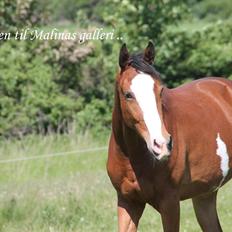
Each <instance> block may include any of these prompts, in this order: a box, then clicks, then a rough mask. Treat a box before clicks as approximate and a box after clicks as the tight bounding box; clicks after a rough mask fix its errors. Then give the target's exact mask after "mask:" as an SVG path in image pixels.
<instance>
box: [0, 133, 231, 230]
mask: <svg viewBox="0 0 232 232" xmlns="http://www.w3.org/2000/svg"><path fill="white" fill-rule="evenodd" d="M106 144H107V139H102V140H101V141H100V142H99V141H98V142H96V140H95V139H94V138H91V137H90V136H89V135H88V134H86V135H85V136H81V137H78V136H64V135H63V136H47V137H40V136H30V137H27V138H25V139H23V140H21V141H16V140H15V141H3V142H0V159H10V158H14V157H17V158H18V157H27V156H28V157H30V156H35V155H43V154H50V153H54V152H62V151H70V150H78V149H83V148H89V147H99V146H105V145H106ZM106 156H107V153H106V151H97V152H89V153H88V152H87V153H82V154H70V155H67V156H62V157H53V158H45V159H38V160H28V161H20V162H15V163H6V164H3V163H2V164H0V185H1V191H0V231H1V232H16V231H17V232H45V231H46V232H66V231H67V232H90V231H91V232H102V231H106V232H109V231H117V217H116V194H115V192H114V190H113V188H112V186H111V184H110V181H109V179H108V177H107V174H106V171H105V162H106ZM231 189H232V183H231V184H227V185H226V186H224V187H223V188H222V189H221V192H220V193H219V199H218V208H219V215H220V219H221V223H222V226H223V229H224V231H225V232H230V231H231V225H232V223H231V222H232V198H231ZM139 231H140V232H147V231H156V232H159V231H162V227H161V220H160V217H159V215H158V213H157V212H155V211H154V210H153V209H152V208H151V207H149V206H147V208H146V210H145V212H144V215H143V217H142V219H141V223H140V227H139ZM181 231H186V232H193V231H200V229H199V226H198V224H197V222H196V219H195V216H194V213H193V209H192V205H191V201H185V202H182V204H181Z"/></svg>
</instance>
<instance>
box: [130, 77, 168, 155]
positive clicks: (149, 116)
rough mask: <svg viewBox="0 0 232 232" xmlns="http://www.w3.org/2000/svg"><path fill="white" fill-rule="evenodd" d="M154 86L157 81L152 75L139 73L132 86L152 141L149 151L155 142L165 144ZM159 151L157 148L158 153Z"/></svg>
mask: <svg viewBox="0 0 232 232" xmlns="http://www.w3.org/2000/svg"><path fill="white" fill-rule="evenodd" d="M154 84H155V81H154V79H153V78H152V77H151V76H150V75H148V74H145V73H139V74H138V75H136V76H135V77H134V78H133V79H132V82H131V86H130V88H131V90H132V92H133V93H134V95H135V98H136V100H137V102H138V104H139V106H140V108H141V110H142V112H143V117H144V122H145V124H146V126H147V129H148V132H149V135H150V141H147V143H148V149H149V150H151V148H153V147H154V140H156V142H157V143H158V144H160V145H161V144H163V143H165V138H164V137H163V135H162V126H161V120H160V116H159V113H158V109H157V104H156V98H155V94H154ZM157 149H158V148H157V147H156V151H157ZM159 152H161V151H158V153H159Z"/></svg>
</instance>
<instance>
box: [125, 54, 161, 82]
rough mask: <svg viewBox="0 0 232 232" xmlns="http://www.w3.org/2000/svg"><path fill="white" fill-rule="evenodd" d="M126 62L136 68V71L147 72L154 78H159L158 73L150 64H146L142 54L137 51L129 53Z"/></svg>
mask: <svg viewBox="0 0 232 232" xmlns="http://www.w3.org/2000/svg"><path fill="white" fill-rule="evenodd" d="M128 64H129V65H130V66H132V67H133V68H135V69H137V70H138V71H141V72H144V73H147V74H149V75H151V76H152V77H154V78H155V79H158V80H160V73H159V72H157V71H156V69H155V68H154V67H153V66H152V65H150V64H148V63H147V62H146V61H145V60H144V59H143V54H141V53H139V54H135V55H131V56H130V58H129V62H128Z"/></svg>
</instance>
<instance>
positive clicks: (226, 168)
mask: <svg viewBox="0 0 232 232" xmlns="http://www.w3.org/2000/svg"><path fill="white" fill-rule="evenodd" d="M154 54H155V52H154V46H153V44H152V43H151V42H149V44H148V46H147V48H146V49H145V51H144V53H141V54H139V55H131V56H130V55H129V53H128V50H127V48H126V45H125V44H124V45H123V46H122V48H121V51H120V56H119V65H120V67H121V70H120V72H119V74H118V75H117V79H116V86H115V101H114V110H113V119H112V134H111V139H110V144H109V156H108V162H107V170H108V174H109V177H110V179H111V182H112V184H113V186H114V187H115V189H116V191H117V196H118V221H119V223H118V225H119V231H120V232H134V231H137V227H138V223H139V219H140V217H141V215H142V213H143V210H144V208H145V204H146V203H148V204H150V205H151V206H153V207H154V208H155V209H156V210H157V211H158V212H159V213H160V214H161V218H162V224H163V229H164V231H165V232H167V231H169V232H177V231H179V220H180V218H179V217H180V200H185V199H188V198H192V202H193V206H194V210H195V213H196V217H197V220H198V222H199V224H200V226H201V228H202V230H203V231H206V232H218V231H222V229H221V226H220V223H219V220H218V215H217V210H216V197H217V192H218V189H219V188H220V187H221V186H222V185H223V184H225V183H226V182H227V181H228V180H229V179H230V178H231V176H232V171H231V170H232V168H231V167H232V140H231V138H232V82H231V81H229V80H227V79H223V78H203V79H200V80H197V81H193V82H191V83H188V84H185V85H182V86H180V87H178V88H175V89H168V88H166V87H164V86H163V85H162V83H161V80H160V77H159V73H158V72H157V71H156V70H155V69H154V68H153V66H152V63H153V60H154Z"/></svg>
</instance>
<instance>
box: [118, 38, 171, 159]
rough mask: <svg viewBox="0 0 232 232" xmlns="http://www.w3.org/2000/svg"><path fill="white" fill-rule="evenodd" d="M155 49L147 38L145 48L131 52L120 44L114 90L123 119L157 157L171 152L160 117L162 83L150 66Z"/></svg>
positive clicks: (169, 138)
mask: <svg viewBox="0 0 232 232" xmlns="http://www.w3.org/2000/svg"><path fill="white" fill-rule="evenodd" d="M154 56H155V49H154V45H153V43H152V42H149V44H148V46H147V48H146V49H145V51H144V52H143V53H141V54H138V55H130V54H129V52H128V50H127V47H126V44H123V46H122V48H121V50H120V55H119V65H120V68H121V71H120V73H119V75H118V77H117V90H118V95H119V101H120V107H121V112H122V118H123V121H124V123H125V124H126V125H127V126H128V127H130V128H132V129H134V130H135V131H136V132H137V133H138V134H139V135H140V136H141V137H142V138H143V139H144V140H145V142H146V144H147V147H148V149H149V151H150V152H151V153H153V154H154V155H155V157H156V158H157V159H161V158H162V157H164V156H168V155H169V154H170V144H171V136H170V135H169V134H168V132H167V130H166V128H165V126H164V122H163V117H162V105H161V92H162V88H163V87H162V84H161V80H160V77H159V73H158V72H157V71H156V70H155V68H154V67H153V66H152V63H153V60H154Z"/></svg>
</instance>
